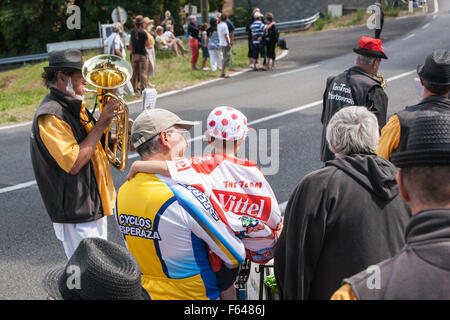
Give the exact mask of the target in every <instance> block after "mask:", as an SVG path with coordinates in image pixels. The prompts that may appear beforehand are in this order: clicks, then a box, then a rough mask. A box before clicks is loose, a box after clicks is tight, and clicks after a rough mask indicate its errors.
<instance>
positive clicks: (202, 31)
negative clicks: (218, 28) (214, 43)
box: [198, 23, 211, 71]
mask: <svg viewBox="0 0 450 320" xmlns="http://www.w3.org/2000/svg"><path fill="white" fill-rule="evenodd" d="M207 28H208V24H207V23H202V24H201V25H200V26H199V27H198V30H199V32H200V39H201V44H202V57H203V59H202V70H203V71H208V70H211V69H210V68H208V67H207V66H206V63H207V62H208V58H209V52H208V33H207V32H206V29H207Z"/></svg>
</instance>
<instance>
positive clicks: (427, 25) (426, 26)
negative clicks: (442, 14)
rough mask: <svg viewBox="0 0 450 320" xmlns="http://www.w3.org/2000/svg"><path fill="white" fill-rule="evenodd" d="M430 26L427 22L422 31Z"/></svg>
mask: <svg viewBox="0 0 450 320" xmlns="http://www.w3.org/2000/svg"><path fill="white" fill-rule="evenodd" d="M430 25H431V23H430V22H428V23H427V24H426V25H424V26H423V27H422V29H426V28H428V27H429V26H430Z"/></svg>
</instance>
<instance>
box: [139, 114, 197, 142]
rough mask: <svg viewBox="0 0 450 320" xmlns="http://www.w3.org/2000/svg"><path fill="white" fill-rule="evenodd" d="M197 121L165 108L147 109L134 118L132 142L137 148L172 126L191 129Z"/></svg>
mask: <svg viewBox="0 0 450 320" xmlns="http://www.w3.org/2000/svg"><path fill="white" fill-rule="evenodd" d="M197 123H199V122H195V121H186V120H182V119H180V117H178V116H177V115H176V114H174V113H173V112H170V111H168V110H165V109H159V108H157V109H147V110H145V111H143V112H142V113H141V114H140V115H139V116H138V117H137V118H136V120H134V123H133V126H132V127H131V143H132V144H133V147H135V148H137V147H139V146H140V145H141V144H143V143H144V142H146V141H148V140H150V139H151V138H153V137H155V136H156V135H158V134H159V133H161V132H162V131H164V130H166V129H168V128H170V127H172V126H175V125H178V126H181V127H184V128H185V129H186V130H190V129H191V128H192V127H193V126H194V125H196V124H197Z"/></svg>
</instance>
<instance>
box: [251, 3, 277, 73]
mask: <svg viewBox="0 0 450 320" xmlns="http://www.w3.org/2000/svg"><path fill="white" fill-rule="evenodd" d="M263 18H264V15H263V14H262V13H261V12H256V13H255V21H253V23H252V25H251V26H250V30H251V32H252V47H253V55H252V65H253V71H257V70H258V69H261V70H264V69H263V68H264V66H263V65H260V66H259V68H258V67H257V61H258V57H259V55H261V58H263V59H264V60H265V59H266V50H265V47H264V33H265V31H266V30H267V29H268V28H270V27H272V26H273V25H274V24H275V22H273V21H272V22H271V23H270V24H268V25H265V24H264V22H263Z"/></svg>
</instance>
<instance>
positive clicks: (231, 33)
mask: <svg viewBox="0 0 450 320" xmlns="http://www.w3.org/2000/svg"><path fill="white" fill-rule="evenodd" d="M221 15H222V13H220V12H219V11H217V12H216V18H217V20H218V21H220V16H221ZM227 27H228V34H229V36H230V43H231V57H230V63H229V65H228V66H227V67H228V68H231V66H232V65H233V44H234V30H235V29H236V28H235V27H234V24H233V22H231V20H230V18H228V19H227Z"/></svg>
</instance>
